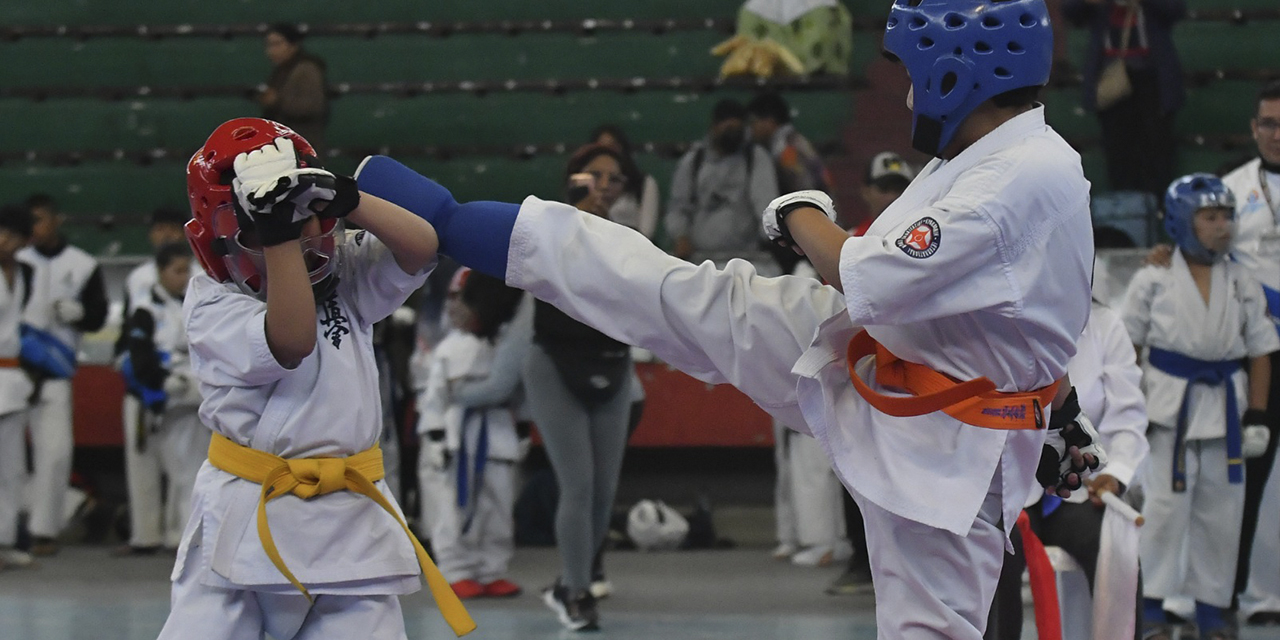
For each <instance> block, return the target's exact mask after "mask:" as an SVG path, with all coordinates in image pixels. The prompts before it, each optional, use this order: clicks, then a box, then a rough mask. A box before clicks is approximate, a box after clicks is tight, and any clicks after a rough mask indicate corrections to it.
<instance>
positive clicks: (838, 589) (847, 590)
mask: <svg viewBox="0 0 1280 640" xmlns="http://www.w3.org/2000/svg"><path fill="white" fill-rule="evenodd" d="M874 590H875V589H874V587H873V586H872V584H871V570H870V569H868V568H866V567H858V568H857V569H849V570H848V571H845V572H844V573H842V574H840V577H839V578H836V579H835V582H832V583H831V586H829V587H827V589H826V593H827V595H832V596H851V595H857V594H860V593H871V592H872V591H874Z"/></svg>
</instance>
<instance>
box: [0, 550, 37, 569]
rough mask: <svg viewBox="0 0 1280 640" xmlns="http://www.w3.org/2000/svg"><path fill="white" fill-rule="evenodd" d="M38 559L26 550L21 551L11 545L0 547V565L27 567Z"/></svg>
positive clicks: (15, 567) (18, 567)
mask: <svg viewBox="0 0 1280 640" xmlns="http://www.w3.org/2000/svg"><path fill="white" fill-rule="evenodd" d="M35 562H36V559H35V558H33V557H31V554H29V553H27V552H26V551H19V550H17V549H13V548H10V547H3V548H0V567H5V568H12V569H25V568H27V567H30V566H31V565H33V564H35Z"/></svg>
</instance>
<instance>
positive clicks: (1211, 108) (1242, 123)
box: [1178, 81, 1259, 135]
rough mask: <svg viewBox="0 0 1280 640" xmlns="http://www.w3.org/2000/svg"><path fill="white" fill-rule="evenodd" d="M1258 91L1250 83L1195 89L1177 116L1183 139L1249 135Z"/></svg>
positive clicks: (1214, 83) (1206, 86)
mask: <svg viewBox="0 0 1280 640" xmlns="http://www.w3.org/2000/svg"><path fill="white" fill-rule="evenodd" d="M1258 87H1259V85H1258V83H1255V82H1249V81H1219V82H1212V83H1209V84H1207V85H1205V86H1203V87H1194V88H1192V89H1191V90H1190V91H1189V92H1188V93H1187V103H1186V106H1184V107H1183V108H1182V111H1181V112H1180V113H1179V114H1178V131H1179V132H1180V133H1182V134H1184V135H1186V134H1205V135H1212V134H1247V133H1249V119H1250V118H1252V117H1253V113H1254V106H1255V104H1256V103H1257V97H1258Z"/></svg>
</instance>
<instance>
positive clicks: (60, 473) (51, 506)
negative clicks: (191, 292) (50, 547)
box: [18, 245, 101, 538]
mask: <svg viewBox="0 0 1280 640" xmlns="http://www.w3.org/2000/svg"><path fill="white" fill-rule="evenodd" d="M18 259H19V260H21V261H22V262H25V263H27V264H29V265H31V267H32V269H33V271H34V273H33V275H32V279H31V298H30V300H29V301H28V302H27V306H26V309H25V310H24V311H23V314H22V321H23V322H24V323H26V324H29V325H31V326H33V327H35V328H37V329H41V330H44V331H48V332H49V333H51V334H53V336H54V337H56V338H57V339H58V340H59V341H61V342H62V343H63V344H65V345H67V346H69V347H71V349H72V350H78V349H79V346H80V331H79V330H78V329H77V328H76V327H74V326H72V325H70V324H67V323H64V322H61V321H60V320H59V319H58V317H57V315H56V313H55V312H54V304H55V303H56V302H58V301H60V300H76V301H81V300H82V294H83V293H84V291H85V287H86V285H87V284H89V281H90V279H91V278H93V277H94V274H95V273H96V272H98V262H97V261H96V260H94V259H93V258H92V257H91V256H90V255H89V254H87V253H85V252H84V251H82V250H81V249H79V248H77V247H73V246H69V245H68V246H64V247H63V248H62V249H61V250H60V251H58V252H57V253H56V254H55V255H53V256H49V255H46V254H44V253H42V252H41V251H39V250H37V249H36V248H35V247H31V246H28V247H26V248H24V249H22V250H21V251H19V252H18ZM98 277H99V286H100V283H101V280H100V278H101V276H100V275H99V276H98ZM71 407H72V399H71V380H55V379H48V380H45V381H44V382H43V383H42V384H41V385H40V393H39V396H38V397H37V398H36V400H35V403H34V404H33V405H32V406H31V411H30V414H29V415H30V419H31V422H30V429H31V453H32V458H33V465H32V466H33V467H34V472H33V473H32V476H31V483H30V485H29V488H28V490H29V493H30V495H29V496H28V501H29V502H30V504H31V520H30V522H29V523H28V528H29V529H30V530H31V535H33V536H39V537H46V538H56V537H58V534H59V533H61V532H62V527H63V526H64V525H65V524H66V517H67V508H66V500H67V493H68V488H69V485H70V481H71V454H72V451H73V448H74V442H73V439H72V435H73V434H72V431H71V427H72V422H71V421H72V414H71Z"/></svg>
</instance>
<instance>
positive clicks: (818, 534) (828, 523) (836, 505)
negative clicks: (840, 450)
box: [773, 421, 845, 547]
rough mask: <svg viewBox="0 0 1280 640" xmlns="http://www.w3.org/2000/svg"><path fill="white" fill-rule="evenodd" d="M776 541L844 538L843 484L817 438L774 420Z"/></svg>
mask: <svg viewBox="0 0 1280 640" xmlns="http://www.w3.org/2000/svg"><path fill="white" fill-rule="evenodd" d="M773 435H774V443H775V444H774V461H775V463H776V465H777V468H778V478H777V482H776V483H775V484H774V508H775V513H776V518H777V528H778V542H780V543H789V544H794V545H799V546H801V547H812V546H831V545H835V544H836V543H837V542H839V541H842V540H843V539H844V538H845V522H844V486H843V485H841V484H840V479H839V478H837V477H836V474H835V471H833V470H832V469H831V461H830V460H828V459H827V454H826V452H824V451H823V450H822V444H820V443H819V442H818V441H817V440H816V439H814V438H812V437H810V436H806V435H803V434H800V433H796V432H795V431H792V430H790V429H788V428H786V427H785V426H783V425H782V424H781V423H778V422H776V421H775V422H774V425H773Z"/></svg>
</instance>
